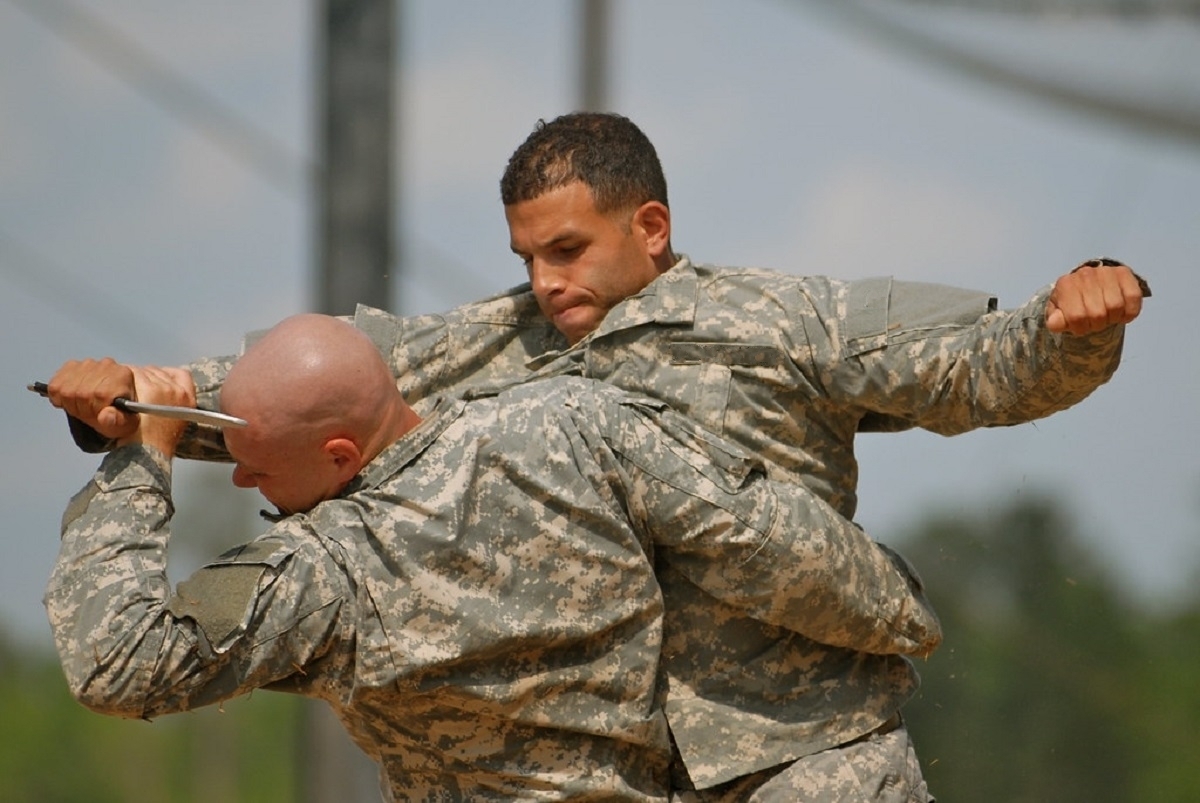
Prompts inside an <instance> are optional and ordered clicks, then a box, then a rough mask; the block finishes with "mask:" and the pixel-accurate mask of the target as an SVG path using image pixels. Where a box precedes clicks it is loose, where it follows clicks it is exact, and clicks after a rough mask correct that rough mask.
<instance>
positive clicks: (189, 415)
mask: <svg viewBox="0 0 1200 803" xmlns="http://www.w3.org/2000/svg"><path fill="white" fill-rule="evenodd" d="M25 387H27V388H29V389H30V390H32V391H33V392H34V393H38V394H41V395H42V396H45V395H46V393H47V390H48V388H47V386H46V383H45V382H33V383H32V384H29V385H26V386H25ZM112 406H113V407H116V408H117V409H118V410H121V411H123V412H126V413H139V414H140V413H145V414H146V415H157V416H161V417H163V418H178V419H180V420H181V421H191V422H193V423H195V424H204V425H206V426H210V427H244V426H246V421H245V420H244V419H241V418H236V417H234V416H232V415H225V413H217V412H214V411H212V410H201V409H199V408H198V407H175V406H173V405H170V404H147V403H146V402H139V401H134V400H133V399H127V398H125V397H124V396H118V397H117V398H115V399H113V400H112Z"/></svg>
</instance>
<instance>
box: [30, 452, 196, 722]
mask: <svg viewBox="0 0 1200 803" xmlns="http://www.w3.org/2000/svg"><path fill="white" fill-rule="evenodd" d="M169 483H170V465H169V463H168V462H167V461H166V460H165V459H164V458H163V457H162V455H161V454H157V453H155V452H152V451H151V450H149V449H145V448H142V447H138V446H127V447H123V448H120V449H117V450H116V451H114V452H112V453H111V454H109V455H108V456H106V457H105V459H104V462H103V463H102V464H101V467H100V470H99V471H98V472H97V474H96V476H95V478H93V481H92V482H91V483H89V485H88V486H87V487H85V488H84V489H83V491H81V492H80V493H79V494H78V495H77V496H76V497H75V498H74V499H73V500H72V502H71V505H70V506H69V507H68V509H67V512H66V514H65V515H64V518H63V540H62V544H61V547H60V551H59V557H58V561H57V563H56V564H55V566H54V570H53V572H52V574H51V577H50V583H49V586H48V588H47V591H46V597H45V603H46V609H47V614H48V616H49V619H50V627H51V630H52V632H53V635H54V639H55V644H56V645H57V647H58V652H59V656H60V659H61V662H62V666H63V671H64V673H65V674H66V677H67V683H68V685H69V686H70V688H71V691H72V693H73V694H74V695H75V696H76V697H77V698H78V699H79V700H80V701H81V702H83V703H84V704H85V705H88V706H89V707H91V708H94V709H96V710H99V711H102V712H104V713H110V714H116V715H119V716H128V717H141V716H145V715H146V714H147V713H148V711H147V709H148V708H149V700H150V698H151V696H152V692H151V685H152V683H153V682H154V677H155V675H157V674H158V672H159V667H160V666H161V665H162V664H163V663H164V656H163V655H162V653H163V651H164V650H166V651H167V652H170V650H171V645H170V644H169V643H168V640H167V639H165V638H164V635H165V634H164V632H163V631H164V628H163V621H162V620H163V618H164V616H165V614H166V603H167V600H168V599H169V597H170V593H171V591H170V583H169V581H168V579H167V576H166V555H167V552H166V550H167V540H168V537H169V522H170V518H171V514H172V505H171V499H170V493H169V489H170V485H169ZM187 630H188V628H187V626H186V623H184V624H183V626H182V627H181V628H180V629H179V630H177V631H176V633H175V634H174V635H175V640H176V643H177V644H179V643H183V642H189V641H190V642H191V643H192V644H193V645H194V643H195V640H196V634H193V633H188V632H187ZM184 652H185V653H187V652H190V650H188V649H187V648H186V647H185V648H184Z"/></svg>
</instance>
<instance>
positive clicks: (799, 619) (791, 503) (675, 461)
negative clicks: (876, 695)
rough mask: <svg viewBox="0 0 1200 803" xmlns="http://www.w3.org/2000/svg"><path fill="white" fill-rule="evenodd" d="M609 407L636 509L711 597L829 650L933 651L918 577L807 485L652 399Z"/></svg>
mask: <svg viewBox="0 0 1200 803" xmlns="http://www.w3.org/2000/svg"><path fill="white" fill-rule="evenodd" d="M612 409H613V408H603V407H602V408H601V411H600V412H599V416H601V417H607V416H614V417H615V418H618V419H619V420H612V419H609V420H608V421H607V422H606V428H607V429H608V430H609V431H610V432H612V433H614V434H613V436H612V440H611V441H610V446H611V448H612V449H613V450H614V451H615V452H617V453H618V455H619V457H620V459H621V461H622V463H623V466H624V470H625V472H626V474H627V479H626V484H627V487H628V497H629V507H630V510H629V514H630V517H631V519H632V520H633V521H634V522H635V524H636V525H637V526H638V527H639V528H640V529H642V530H643V531H644V532H646V533H648V535H649V537H650V539H651V540H652V541H653V543H654V544H655V546H656V547H657V548H658V549H659V550H660V554H661V556H662V557H664V558H665V560H667V561H669V562H670V563H671V564H672V565H673V566H674V567H675V568H677V569H678V570H680V571H681V572H682V573H683V574H684V575H685V576H687V577H688V578H689V579H690V580H691V581H692V582H693V583H695V584H696V585H697V586H699V587H700V588H702V589H704V590H705V591H706V592H707V593H709V594H712V595H713V596H715V597H717V598H719V599H721V600H723V601H725V602H727V603H729V604H731V605H733V606H735V607H737V608H739V609H741V610H743V611H745V612H746V614H747V615H749V616H751V617H753V618H755V619H759V620H761V621H764V622H767V623H770V624H774V625H778V626H781V627H785V628H787V629H789V630H793V631H795V632H797V633H800V634H802V635H804V636H806V637H808V638H810V639H813V640H815V641H819V642H822V643H824V644H828V645H832V646H836V647H846V648H850V649H854V650H859V651H862V652H870V653H878V654H892V653H904V654H920V655H923V654H927V653H929V652H931V651H932V650H933V649H934V648H935V647H936V646H937V645H938V643H940V641H941V626H940V624H939V622H938V619H937V616H936V614H935V613H934V612H933V608H932V606H931V605H930V604H929V602H928V600H927V599H926V598H925V595H924V591H923V588H922V586H921V583H920V580H919V579H918V578H917V576H916V573H915V570H913V569H912V567H911V566H909V565H908V563H907V562H906V561H904V560H903V559H902V558H900V556H899V555H897V554H895V553H893V552H891V551H890V550H886V549H884V548H882V547H881V546H880V545H878V544H876V543H875V542H874V541H872V540H871V538H869V537H868V536H867V535H866V533H864V532H863V531H862V529H861V528H859V527H858V526H856V525H855V524H853V523H852V522H849V521H847V520H846V519H844V518H843V517H842V516H840V515H838V514H837V512H836V511H834V510H833V508H831V507H830V506H829V505H828V504H826V503H825V502H824V501H823V500H821V499H820V498H819V497H817V496H816V495H815V494H813V493H812V492H810V491H808V490H807V489H805V488H804V487H802V486H799V485H796V486H793V485H786V484H782V483H776V482H771V481H768V479H767V476H766V473H765V468H764V465H763V463H762V461H761V460H759V459H757V458H755V457H753V456H751V455H749V454H747V453H746V452H744V451H742V450H741V449H739V448H738V447H736V446H734V445H733V444H729V443H727V442H725V441H723V440H720V439H718V438H716V437H715V436H713V435H711V434H709V433H707V432H705V431H704V430H702V429H701V428H699V427H698V426H697V425H695V424H693V423H692V422H691V421H689V420H688V419H686V418H684V417H682V416H679V415H677V414H675V413H673V412H671V411H669V410H666V409H665V408H664V407H663V406H662V405H660V404H658V403H657V402H651V401H649V400H636V401H626V402H624V403H622V404H621V405H617V406H616V407H615V409H616V412H615V413H614V412H612Z"/></svg>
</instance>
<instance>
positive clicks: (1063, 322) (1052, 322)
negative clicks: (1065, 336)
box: [1046, 301, 1067, 332]
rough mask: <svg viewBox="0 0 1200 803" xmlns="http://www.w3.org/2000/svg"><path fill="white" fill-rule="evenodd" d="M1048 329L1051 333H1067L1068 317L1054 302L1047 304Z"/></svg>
mask: <svg viewBox="0 0 1200 803" xmlns="http://www.w3.org/2000/svg"><path fill="white" fill-rule="evenodd" d="M1046 328H1047V329H1049V330H1050V331H1051V332H1065V331H1067V316H1066V315H1064V314H1063V311H1062V310H1060V309H1059V308H1058V305H1056V304H1055V303H1054V302H1053V301H1049V302H1047V303H1046Z"/></svg>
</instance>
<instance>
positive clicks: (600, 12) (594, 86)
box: [579, 0, 610, 112]
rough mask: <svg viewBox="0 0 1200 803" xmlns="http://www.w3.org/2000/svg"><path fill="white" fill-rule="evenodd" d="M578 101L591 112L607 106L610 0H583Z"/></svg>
mask: <svg viewBox="0 0 1200 803" xmlns="http://www.w3.org/2000/svg"><path fill="white" fill-rule="evenodd" d="M580 2H581V4H582V8H581V9H580V11H581V14H580V26H579V34H580V48H579V53H580V57H579V100H580V109H581V110H582V111H589V112H604V111H610V109H609V108H608V72H609V70H608V50H609V48H608V18H609V13H608V12H609V3H608V0H580Z"/></svg>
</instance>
